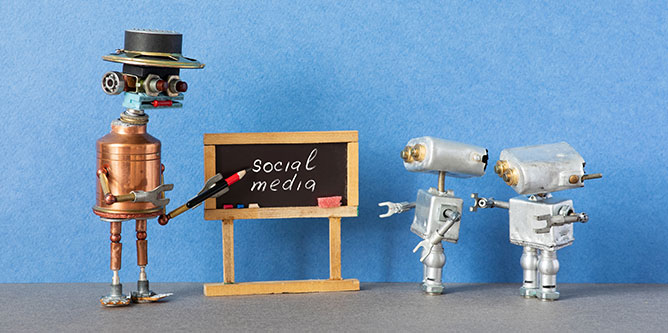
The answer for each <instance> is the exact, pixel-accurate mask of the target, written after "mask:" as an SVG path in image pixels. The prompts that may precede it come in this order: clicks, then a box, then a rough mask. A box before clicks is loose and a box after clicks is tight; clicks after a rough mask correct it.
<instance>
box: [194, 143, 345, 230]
mask: <svg viewBox="0 0 668 333" xmlns="http://www.w3.org/2000/svg"><path fill="white" fill-rule="evenodd" d="M204 145H205V146H204V148H205V163H204V164H205V176H206V177H211V176H213V175H215V174H216V173H220V174H222V175H223V176H224V177H227V176H229V175H232V174H233V173H235V172H237V171H239V170H242V169H245V168H250V171H249V172H248V173H247V175H246V176H245V177H244V178H243V179H242V180H241V181H239V182H238V183H235V184H234V185H232V186H231V187H230V191H229V192H228V193H226V194H224V195H223V196H221V197H219V198H217V199H210V200H207V202H206V203H205V218H206V219H215V220H219V219H225V218H232V219H243V218H284V217H329V216H356V215H357V204H358V203H357V202H358V192H357V191H358V189H357V186H358V185H357V184H358V180H357V172H358V171H357V168H358V165H357V161H358V156H357V154H358V152H357V149H358V143H357V132H356V131H335V132H282V133H281V132H279V133H276V132H274V133H224V134H205V136H204ZM331 196H340V197H341V198H342V200H341V207H337V208H320V207H318V200H317V199H318V198H320V197H331ZM250 204H256V205H258V206H259V208H249V205H250ZM230 206H231V207H233V208H229V207H230Z"/></svg>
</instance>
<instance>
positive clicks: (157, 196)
mask: <svg viewBox="0 0 668 333" xmlns="http://www.w3.org/2000/svg"><path fill="white" fill-rule="evenodd" d="M173 188H174V184H162V185H160V186H158V187H156V188H154V189H152V190H150V191H148V192H145V191H132V192H130V193H132V194H134V196H135V199H134V200H133V201H134V202H150V203H152V204H154V205H156V206H158V207H165V206H167V204H168V203H169V199H166V198H164V195H162V194H163V192H165V191H171V190H172V189H173Z"/></svg>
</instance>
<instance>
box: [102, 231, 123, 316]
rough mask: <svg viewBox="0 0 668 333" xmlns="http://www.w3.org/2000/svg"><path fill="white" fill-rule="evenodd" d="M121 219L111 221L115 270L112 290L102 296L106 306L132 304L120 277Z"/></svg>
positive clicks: (113, 267)
mask: <svg viewBox="0 0 668 333" xmlns="http://www.w3.org/2000/svg"><path fill="white" fill-rule="evenodd" d="M121 224H122V221H121V220H112V221H109V225H110V233H111V237H109V239H111V261H110V268H111V271H112V272H114V276H113V277H112V279H111V292H110V293H109V295H107V296H102V297H101V298H100V303H101V304H102V305H104V306H124V305H128V304H130V298H129V297H128V296H126V295H124V294H123V285H122V284H121V279H120V278H119V277H118V271H119V270H120V269H121V252H122V249H123V244H121V229H122V228H121Z"/></svg>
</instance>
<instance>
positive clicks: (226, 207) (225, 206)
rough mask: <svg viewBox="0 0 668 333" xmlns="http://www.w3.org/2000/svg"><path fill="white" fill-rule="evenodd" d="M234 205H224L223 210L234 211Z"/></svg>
mask: <svg viewBox="0 0 668 333" xmlns="http://www.w3.org/2000/svg"><path fill="white" fill-rule="evenodd" d="M232 208H234V205H223V209H232Z"/></svg>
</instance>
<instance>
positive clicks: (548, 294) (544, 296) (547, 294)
mask: <svg viewBox="0 0 668 333" xmlns="http://www.w3.org/2000/svg"><path fill="white" fill-rule="evenodd" d="M536 297H537V298H538V299H540V300H541V301H545V302H549V301H556V300H558V299H559V292H558V291H555V290H537V291H536Z"/></svg>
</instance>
